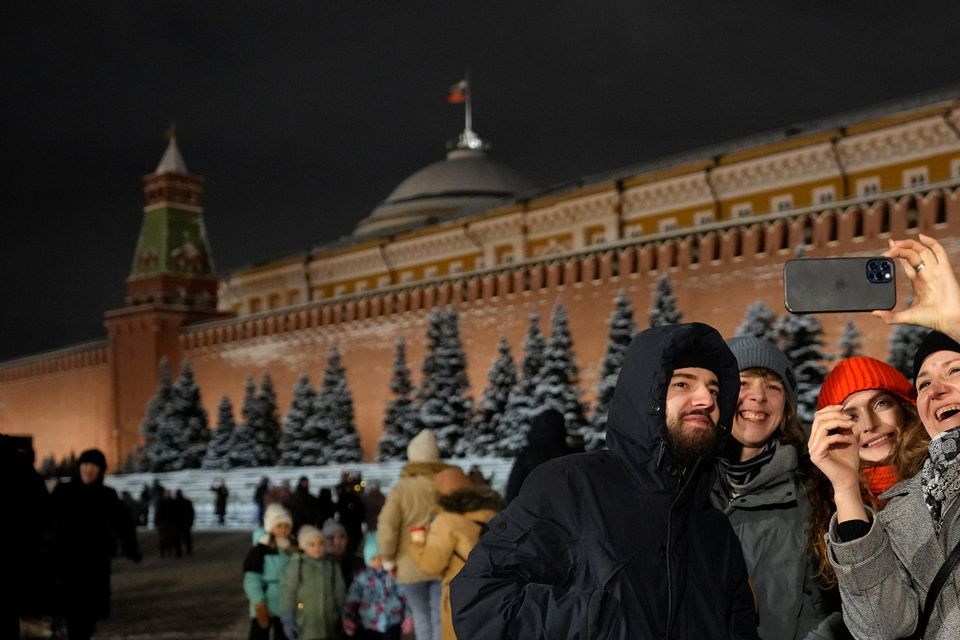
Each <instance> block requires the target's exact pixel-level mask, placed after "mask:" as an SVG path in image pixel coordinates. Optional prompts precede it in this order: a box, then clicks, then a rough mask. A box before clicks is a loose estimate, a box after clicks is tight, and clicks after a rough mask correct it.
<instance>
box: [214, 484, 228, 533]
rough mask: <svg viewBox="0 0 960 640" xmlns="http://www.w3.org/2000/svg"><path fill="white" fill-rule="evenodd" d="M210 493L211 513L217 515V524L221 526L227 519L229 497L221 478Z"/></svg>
mask: <svg viewBox="0 0 960 640" xmlns="http://www.w3.org/2000/svg"><path fill="white" fill-rule="evenodd" d="M210 491H213V493H214V499H213V500H214V502H213V512H214V513H215V514H216V515H217V523H218V524H221V525H223V524H225V522H226V518H227V498H229V497H230V490H229V489H227V484H226V483H225V482H224V481H223V478H217V479H216V480H214V482H213V485H212V486H211V487H210Z"/></svg>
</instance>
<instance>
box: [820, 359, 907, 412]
mask: <svg viewBox="0 0 960 640" xmlns="http://www.w3.org/2000/svg"><path fill="white" fill-rule="evenodd" d="M867 389H881V390H883V391H889V392H890V393H892V394H894V395H895V396H899V397H900V398H903V399H904V400H906V401H907V402H909V403H910V404H916V402H917V401H916V395H915V392H914V389H913V385H912V384H910V381H909V380H907V379H906V378H905V377H904V375H903V374H902V373H900V372H899V371H897V370H896V369H894V368H893V367H891V366H890V365H888V364H887V363H886V362H881V361H880V360H877V359H876V358H871V357H869V356H856V357H854V358H847V359H846V360H841V361H840V362H839V363H838V364H837V366H835V367H834V368H833V371H831V372H830V375H828V376H827V378H826V380H824V381H823V386H822V387H820V397H819V398H818V399H817V409H823V408H824V407H826V406H828V405H831V404H843V401H844V400H846V399H847V396H849V395H850V394H851V393H856V392H858V391H866V390H867Z"/></svg>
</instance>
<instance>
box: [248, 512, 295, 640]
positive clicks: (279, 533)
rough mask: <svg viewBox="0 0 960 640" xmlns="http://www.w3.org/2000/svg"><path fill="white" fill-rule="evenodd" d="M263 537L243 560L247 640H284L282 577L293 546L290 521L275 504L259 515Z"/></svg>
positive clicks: (291, 523) (288, 514) (287, 513)
mask: <svg viewBox="0 0 960 640" xmlns="http://www.w3.org/2000/svg"><path fill="white" fill-rule="evenodd" d="M263 526H264V530H265V532H264V534H263V535H262V536H261V537H260V538H259V539H258V540H257V542H256V544H254V545H253V548H252V549H250V551H249V552H247V557H246V558H245V559H244V561H243V591H244V593H245V594H246V595H247V600H248V601H249V603H250V635H249V637H250V640H270V637H271V630H272V631H273V640H286V635H285V634H284V632H283V623H282V622H281V620H280V614H281V613H283V607H282V605H281V601H280V600H281V597H282V595H283V575H284V571H286V568H287V564H288V563H289V562H290V556H291V554H293V553H295V551H296V547H295V546H294V545H293V543H291V542H290V532H291V531H292V530H293V518H292V517H291V516H290V512H289V511H287V510H286V509H284V508H283V507H282V506H280V505H279V504H271V505H270V506H268V507H267V509H266V511H265V512H264V514H263Z"/></svg>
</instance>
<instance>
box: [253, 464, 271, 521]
mask: <svg viewBox="0 0 960 640" xmlns="http://www.w3.org/2000/svg"><path fill="white" fill-rule="evenodd" d="M269 491H270V479H269V478H267V476H262V477H261V478H260V482H259V483H258V484H257V488H256V489H255V490H254V492H253V504H254V507H255V508H256V514H257V526H260V525H262V524H263V510H264V509H266V505H267V492H269Z"/></svg>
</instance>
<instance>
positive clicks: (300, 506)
mask: <svg viewBox="0 0 960 640" xmlns="http://www.w3.org/2000/svg"><path fill="white" fill-rule="evenodd" d="M290 515H292V516H293V531H294V534H296V532H297V531H299V530H300V527H301V526H303V525H305V524H310V525H314V526H316V525H317V518H319V517H320V501H319V500H317V498H316V497H314V495H313V494H312V493H310V480H308V479H307V476H300V479H299V480H298V481H297V488H296V489H294V491H293V495H291V496H290Z"/></svg>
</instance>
